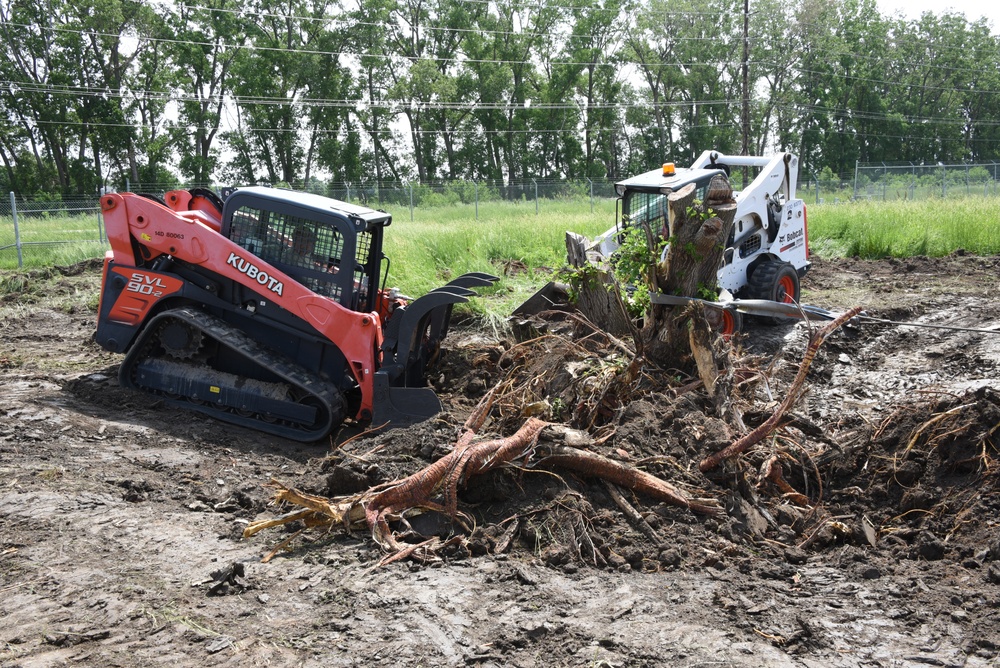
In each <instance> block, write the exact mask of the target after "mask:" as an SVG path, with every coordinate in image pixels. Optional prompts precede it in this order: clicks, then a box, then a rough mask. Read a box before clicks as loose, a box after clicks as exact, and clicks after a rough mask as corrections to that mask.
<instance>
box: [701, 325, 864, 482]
mask: <svg viewBox="0 0 1000 668" xmlns="http://www.w3.org/2000/svg"><path fill="white" fill-rule="evenodd" d="M861 310H862V309H861V307H859V306H856V307H854V308H852V309H851V310H849V311H847V312H846V313H843V314H841V315H840V316H839V317H838V318H837V319H836V320H834V321H832V322H830V323H829V324H827V325H826V326H825V327H823V328H822V329H819V330H816V331H813V332H812V333H811V334H810V336H809V346H808V347H807V348H806V352H805V355H804V356H803V357H802V362H801V363H800V364H799V371H798V373H797V374H796V375H795V380H793V381H792V384H791V386H790V387H789V388H788V392H787V393H786V394H785V399H784V400H783V401H782V402H781V404H780V405H779V406H778V408H777V409H776V410H775V411H774V414H773V415H772V416H771V417H769V418H768V419H767V420H766V421H765V422H764V423H763V424H761V425H760V426H759V427H757V428H756V429H754V430H753V431H751V432H750V433H749V434H746V435H745V436H743V437H742V438H740V439H738V440H737V441H736V442H734V443H732V444H731V445H730V446H729V447H727V448H724V449H722V450H720V451H719V452H716V453H715V454H713V455H710V456H708V457H706V458H705V459H703V460H702V461H701V463H700V464H699V465H698V468H699V469H700V470H701V472H702V473H704V472H706V471H711V470H712V469H714V468H715V467H717V466H718V465H719V464H721V463H722V462H723V460H726V459H729V458H730V457H735V456H736V455H739V454H742V453H744V452H746V451H747V450H749V449H750V448H752V447H753V446H755V445H757V444H758V443H760V442H761V441H763V440H764V439H765V438H767V437H768V436H769V435H770V434H771V433H772V432H773V431H774V430H775V429H776V428H777V427H778V424H779V423H780V422H781V419H782V417H784V415H785V413H787V412H788V410H789V409H790V408H791V407H792V406H793V405H794V404H795V402H796V401H798V400H799V399H800V398H801V396H802V394H803V393H804V390H803V386H804V385H805V382H806V374H807V373H809V367H810V366H812V362H813V359H814V358H815V357H816V353H817V352H818V351H819V348H820V346H822V345H823V342H824V341H826V339H827V338H828V337H829V336H830V335H831V334H833V332H835V331H837V330H838V329H840V327H841V326H843V325H844V323H846V322H847V321H849V320H850V319H851V318H853V317H855V316H856V315H858V314H859V313H861Z"/></svg>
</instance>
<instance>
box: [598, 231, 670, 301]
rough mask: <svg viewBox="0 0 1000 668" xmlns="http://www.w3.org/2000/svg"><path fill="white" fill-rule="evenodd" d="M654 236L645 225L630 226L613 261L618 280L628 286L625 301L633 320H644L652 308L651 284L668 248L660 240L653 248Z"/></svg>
mask: <svg viewBox="0 0 1000 668" xmlns="http://www.w3.org/2000/svg"><path fill="white" fill-rule="evenodd" d="M650 236H651V235H649V234H648V233H647V230H646V228H644V227H643V226H641V225H628V226H626V227H625V230H624V232H623V233H622V244H621V246H619V247H618V249H617V250H616V251H615V252H614V253H612V255H611V258H610V261H611V266H612V267H613V270H614V274H615V278H616V279H617V280H618V283H619V284H620V285H623V286H625V294H623V295H622V299H623V300H624V302H625V307H626V309H627V310H628V312H629V315H630V316H632V317H633V318H641V317H642V316H643V315H645V313H646V311H647V310H648V309H649V288H650V282H651V281H652V280H653V278H652V277H653V275H654V274H653V272H654V271H655V267H656V263H657V261H658V260H659V259H660V254H661V253H662V252H663V249H664V248H666V246H667V242H666V241H664V240H662V239H659V240H658V241H654V244H653V247H652V248H650V244H649V238H650ZM657 239H658V238H657Z"/></svg>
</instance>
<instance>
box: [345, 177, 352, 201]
mask: <svg viewBox="0 0 1000 668" xmlns="http://www.w3.org/2000/svg"><path fill="white" fill-rule="evenodd" d="M344 186H345V187H346V188H347V202H348V203H350V201H351V182H350V181H346V182H344Z"/></svg>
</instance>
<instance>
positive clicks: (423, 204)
mask: <svg viewBox="0 0 1000 668" xmlns="http://www.w3.org/2000/svg"><path fill="white" fill-rule="evenodd" d="M998 177H1000V163H997V162H990V163H980V164H960V165H959V164H957V165H941V164H939V165H923V164H921V165H916V164H912V163H907V164H894V165H888V164H885V163H878V164H872V163H868V164H862V163H858V164H857V166H856V169H855V174H854V178H853V180H846V179H842V178H839V177H838V176H837V175H834V174H824V173H819V174H817V173H809V172H806V171H805V170H804V173H803V174H802V175H801V176H800V178H799V189H798V196H799V197H801V198H802V199H804V200H805V201H806V203H807V204H837V203H840V202H848V201H852V200H859V199H860V200H871V201H895V200H914V199H927V198H932V197H937V198H945V197H956V198H957V197H971V196H983V197H995V196H997V194H998V187H997V186H998ZM614 183H615V180H612V179H576V180H571V179H529V180H523V181H514V182H509V183H507V182H502V181H500V182H494V181H441V182H432V183H418V182H402V181H390V182H382V183H374V182H372V183H368V182H359V183H345V182H333V183H322V182H320V181H318V180H314V181H312V182H309V183H293V184H291V187H292V188H294V189H296V190H304V191H308V192H312V193H316V194H319V195H325V196H327V197H333V198H335V199H339V200H343V201H347V202H352V203H355V204H362V205H365V206H369V207H372V208H376V209H389V210H392V211H393V213H394V214H395V215H396V216H400V215H401V212H400V209H402V210H403V211H408V212H409V216H410V219H411V220H412V219H413V216H414V211H415V210H417V209H419V208H432V207H441V206H466V207H468V208H469V216H470V217H473V218H475V219H477V220H478V219H479V216H480V205H482V204H487V203H493V202H504V203H507V204H509V205H511V206H514V207H517V208H521V209H522V210H523V211H524V212H525V213H535V214H537V213H540V212H541V211H543V210H544V209H545V207H546V205H547V203H551V202H556V201H560V200H562V201H574V202H589V205H590V208H591V211H593V210H594V206H595V204H596V203H597V202H598V201H600V200H607V199H614V198H615V197H616V195H615V190H614ZM278 185H285V184H278ZM739 185H740V184H739V183H737V182H734V186H736V187H737V188H738V187H739ZM191 187H196V184H187V185H182V184H179V183H169V184H168V183H146V184H139V183H135V184H133V183H128V184H126V190H128V191H130V192H141V193H146V194H149V195H151V196H154V197H162V196H163V195H164V193H166V192H167V191H169V190H174V189H178V188H191ZM198 187H207V188H210V189H212V190H214V191H216V192H223V191H224V190H225V188H224V187H221V186H219V185H218V184H200V186H198ZM402 215H405V214H402ZM107 248H108V245H107V239H106V235H105V231H104V226H103V220H102V218H101V214H100V207H99V204H98V197H97V195H94V196H93V197H73V198H69V197H67V198H62V199H57V200H44V201H43V200H24V199H20V198H17V197H15V196H14V194H13V193H10V194H9V197H7V198H3V199H2V200H0V269H14V268H23V267H42V266H58V265H63V264H72V263H73V262H77V261H79V260H81V259H85V258H87V257H100V256H101V255H103V253H104V251H105V250H106V249H107Z"/></svg>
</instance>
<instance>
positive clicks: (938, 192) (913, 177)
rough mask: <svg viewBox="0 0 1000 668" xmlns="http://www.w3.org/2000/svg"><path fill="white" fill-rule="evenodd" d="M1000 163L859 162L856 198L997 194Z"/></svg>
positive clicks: (853, 192)
mask: <svg viewBox="0 0 1000 668" xmlns="http://www.w3.org/2000/svg"><path fill="white" fill-rule="evenodd" d="M998 176H1000V163H997V162H983V163H975V164H972V163H960V164H951V165H946V164H943V163H937V164H933V165H928V164H924V163H920V164H915V163H912V162H909V163H891V164H890V163H884V162H880V163H857V165H856V167H855V170H854V183H853V184H852V186H851V196H852V198H853V199H863V200H876V201H882V202H888V201H895V200H923V199H930V198H942V199H945V198H950V197H955V198H959V197H972V196H981V197H996V196H997V193H998V189H997V177H998Z"/></svg>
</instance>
